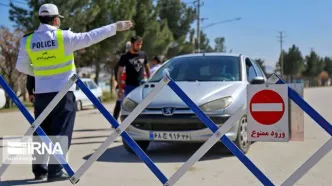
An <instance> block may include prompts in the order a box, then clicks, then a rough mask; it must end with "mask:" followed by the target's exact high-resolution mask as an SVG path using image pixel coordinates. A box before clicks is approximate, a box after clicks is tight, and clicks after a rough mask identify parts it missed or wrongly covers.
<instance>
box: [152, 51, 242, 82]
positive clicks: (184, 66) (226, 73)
mask: <svg viewBox="0 0 332 186" xmlns="http://www.w3.org/2000/svg"><path fill="white" fill-rule="evenodd" d="M165 63H166V64H164V65H163V66H162V67H161V68H159V69H158V71H157V72H156V73H155V74H154V75H153V76H152V77H151V79H150V82H157V81H160V80H161V78H162V77H163V71H164V70H165V69H168V70H169V72H170V76H171V78H172V79H173V80H174V81H240V60H239V57H236V56H191V57H180V58H174V59H170V60H169V61H167V62H165Z"/></svg>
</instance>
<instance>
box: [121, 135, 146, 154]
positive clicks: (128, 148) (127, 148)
mask: <svg viewBox="0 0 332 186" xmlns="http://www.w3.org/2000/svg"><path fill="white" fill-rule="evenodd" d="M135 142H136V143H137V144H138V146H139V147H140V148H141V149H142V150H143V151H144V152H147V150H148V148H149V145H150V141H135ZM122 143H123V147H124V148H125V149H126V151H127V152H129V153H131V154H134V153H135V152H134V151H133V150H132V149H131V147H130V146H129V145H128V144H127V143H126V142H125V140H124V139H122Z"/></svg>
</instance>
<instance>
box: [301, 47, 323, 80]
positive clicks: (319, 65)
mask: <svg viewBox="0 0 332 186" xmlns="http://www.w3.org/2000/svg"><path fill="white" fill-rule="evenodd" d="M305 61H306V70H305V71H304V75H306V76H308V77H316V76H318V75H319V73H320V72H322V70H323V69H324V60H323V59H321V58H320V57H319V56H318V54H317V53H316V52H315V51H313V50H311V52H310V54H309V55H308V56H306V57H305Z"/></svg>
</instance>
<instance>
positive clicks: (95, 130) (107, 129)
mask: <svg viewBox="0 0 332 186" xmlns="http://www.w3.org/2000/svg"><path fill="white" fill-rule="evenodd" d="M111 130H113V129H112V128H111V127H109V128H101V129H76V130H74V132H99V131H101V132H105V131H111Z"/></svg>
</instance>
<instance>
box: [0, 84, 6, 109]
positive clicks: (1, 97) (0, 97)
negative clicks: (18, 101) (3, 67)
mask: <svg viewBox="0 0 332 186" xmlns="http://www.w3.org/2000/svg"><path fill="white" fill-rule="evenodd" d="M5 104H6V96H5V91H4V90H3V89H2V88H0V109H2V108H3V107H4V106H5Z"/></svg>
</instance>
